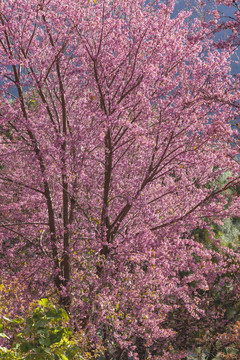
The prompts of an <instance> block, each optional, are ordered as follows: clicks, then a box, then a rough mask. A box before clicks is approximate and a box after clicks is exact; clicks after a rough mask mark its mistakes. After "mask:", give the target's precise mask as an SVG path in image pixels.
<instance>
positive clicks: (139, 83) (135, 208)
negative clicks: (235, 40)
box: [0, 0, 240, 360]
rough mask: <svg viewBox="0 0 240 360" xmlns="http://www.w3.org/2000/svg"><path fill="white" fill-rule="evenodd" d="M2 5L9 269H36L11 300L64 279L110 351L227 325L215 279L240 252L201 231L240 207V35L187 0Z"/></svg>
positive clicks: (63, 286)
mask: <svg viewBox="0 0 240 360" xmlns="http://www.w3.org/2000/svg"><path fill="white" fill-rule="evenodd" d="M0 6H1V16H0V63H1V74H0V76H1V80H0V81H1V91H0V96H1V103H0V197H1V205H0V249H1V256H0V262H1V270H0V271H1V278H2V279H3V280H2V282H3V284H5V286H6V287H8V286H9V287H10V286H12V285H11V284H16V283H17V284H21V285H22V289H19V288H18V287H16V289H15V294H16V299H15V301H14V304H13V306H12V308H11V309H10V310H9V311H11V312H12V313H14V314H16V313H17V312H19V311H23V310H24V308H25V307H27V306H28V304H29V303H30V302H31V301H32V300H33V299H35V298H38V299H39V298H40V297H42V296H53V295H55V296H57V297H58V298H59V302H60V303H61V304H62V305H64V306H65V307H66V308H67V309H68V311H69V312H71V314H72V318H73V321H74V323H75V326H76V327H77V328H84V329H85V331H86V332H87V333H88V335H89V336H90V338H91V339H92V340H94V341H95V343H96V344H98V343H99V342H102V343H103V344H104V346H105V348H106V353H105V359H106V360H107V359H110V358H111V359H120V356H121V354H123V353H126V352H127V353H128V356H130V357H131V356H133V358H135V359H138V358H141V355H140V353H141V347H143V346H144V347H145V349H148V350H144V351H148V353H147V356H149V358H153V359H154V358H155V359H169V356H171V359H181V358H184V357H186V351H187V349H188V348H190V347H191V346H192V343H193V339H194V338H197V337H198V336H199V329H201V330H202V329H208V330H209V331H213V332H214V331H215V329H216V327H217V328H219V327H221V326H224V322H223V321H222V320H220V319H221V318H222V317H223V315H224V309H223V307H221V305H220V303H221V302H220V303H217V301H215V300H216V299H215V300H214V298H213V295H212V294H213V293H219V290H218V289H219V288H218V286H219V285H218V281H220V280H219V279H220V278H221V281H222V282H221V288H222V289H225V288H224V286H226V288H227V287H228V286H230V285H229V282H230V281H233V280H230V279H229V276H228V274H229V273H233V272H237V269H238V264H239V257H238V255H237V253H235V252H234V250H229V249H226V248H221V247H220V245H219V246H218V247H216V246H215V247H214V246H213V247H210V248H206V247H205V246H204V245H203V244H201V243H199V242H197V241H195V240H194V238H193V235H192V234H193V230H194V229H197V228H208V229H209V233H211V226H210V224H211V222H215V223H219V224H221V221H222V220H223V219H224V218H226V217H229V216H231V215H232V214H237V213H239V208H240V205H239V202H238V201H237V200H236V199H235V197H233V199H232V201H231V202H229V198H228V196H227V191H228V189H230V188H233V187H234V186H235V185H236V184H237V183H239V164H238V163H237V162H236V160H235V155H236V153H237V148H236V147H232V146H231V143H232V138H233V136H234V134H236V130H234V129H232V128H231V125H230V120H231V119H232V118H234V117H235V113H236V108H234V109H233V106H232V104H233V103H234V101H236V99H237V96H236V92H235V91H233V90H232V89H234V87H233V85H234V79H233V78H232V77H231V75H230V57H229V53H228V51H227V50H221V51H220V50H219V51H218V50H216V49H213V50H212V40H211V39H210V38H209V37H208V36H207V35H208V30H207V29H206V28H205V27H202V25H201V23H200V21H199V20H195V21H194V22H193V23H192V24H191V25H189V22H188V18H189V16H190V15H191V14H190V13H189V12H184V11H182V12H180V13H179V14H178V15H177V16H176V17H173V15H172V12H173V9H174V1H169V2H168V3H166V4H165V3H162V2H157V1H150V2H148V4H146V3H145V1H140V0H134V1H132V0H129V1H123V0H113V1H108V0H106V1H99V2H96V3H94V2H89V1H88V0H82V1H75V0H72V1H66V0H50V1H44V0H38V1H36V0H31V1H28V0H6V1H5V0H3V1H2V2H1V5H0ZM227 171H228V174H229V176H228V178H227V180H226V182H225V184H224V185H219V183H218V182H217V179H218V178H219V176H220V175H221V174H224V173H226V172H227ZM220 248H221V249H220ZM236 284H237V283H236ZM236 284H235V283H234V282H233V284H231V288H232V289H233V290H232V292H231V294H230V293H229V292H227V291H224V290H223V291H222V293H221V299H222V302H224V301H225V303H227V302H228V301H229V298H230V297H231V298H232V299H233V297H234V296H235V295H237V285H236ZM5 295H6V296H7V293H6V294H5ZM226 321H227V320H226ZM184 329H185V330H184ZM175 345H177V346H178V350H176V347H174V346H175Z"/></svg>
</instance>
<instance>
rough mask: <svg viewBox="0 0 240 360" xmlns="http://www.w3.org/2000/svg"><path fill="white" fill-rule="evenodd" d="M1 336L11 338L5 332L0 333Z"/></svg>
mask: <svg viewBox="0 0 240 360" xmlns="http://www.w3.org/2000/svg"><path fill="white" fill-rule="evenodd" d="M0 337H3V338H7V339H10V337H8V336H7V335H6V334H4V333H0Z"/></svg>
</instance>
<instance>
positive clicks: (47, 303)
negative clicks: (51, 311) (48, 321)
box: [39, 298, 49, 307]
mask: <svg viewBox="0 0 240 360" xmlns="http://www.w3.org/2000/svg"><path fill="white" fill-rule="evenodd" d="M39 305H41V306H43V307H47V306H48V305H49V301H48V299H46V298H43V299H41V300H40V301H39Z"/></svg>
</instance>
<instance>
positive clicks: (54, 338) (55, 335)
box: [49, 329, 64, 345]
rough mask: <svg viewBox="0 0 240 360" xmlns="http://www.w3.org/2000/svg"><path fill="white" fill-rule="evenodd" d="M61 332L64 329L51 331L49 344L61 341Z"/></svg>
mask: <svg viewBox="0 0 240 360" xmlns="http://www.w3.org/2000/svg"><path fill="white" fill-rule="evenodd" d="M63 333H64V329H62V330H60V331H57V332H56V333H52V334H51V335H50V336H49V339H50V342H51V345H52V344H54V343H57V342H59V341H61V339H62V336H63Z"/></svg>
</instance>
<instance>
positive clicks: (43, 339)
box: [0, 299, 88, 360]
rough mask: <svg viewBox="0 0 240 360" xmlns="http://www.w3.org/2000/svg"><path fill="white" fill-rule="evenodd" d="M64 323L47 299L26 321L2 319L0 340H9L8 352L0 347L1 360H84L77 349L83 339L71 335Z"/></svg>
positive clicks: (59, 310)
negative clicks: (1, 338) (0, 338)
mask: <svg viewBox="0 0 240 360" xmlns="http://www.w3.org/2000/svg"><path fill="white" fill-rule="evenodd" d="M68 322H69V316H68V314H67V313H66V311H65V310H64V309H63V308H59V307H56V306H55V305H53V304H52V303H51V302H49V301H48V300H47V299H42V300H40V301H39V306H38V307H36V308H35V309H34V311H33V313H32V314H31V315H29V316H28V317H27V318H26V319H22V318H16V319H9V318H7V317H3V318H2V319H1V333H0V336H1V337H3V338H7V339H9V342H10V344H11V348H10V350H9V349H8V348H7V347H1V349H0V355H1V359H16V360H20V359H26V360H30V359H34V360H35V359H36V360H37V359H39V360H42V359H45V360H48V359H49V360H51V359H52V360H57V359H59V360H60V359H61V360H68V359H69V360H70V359H87V358H88V356H87V354H84V357H83V356H82V355H83V351H82V349H81V347H80V346H79V344H80V343H81V345H83V344H84V341H83V339H81V338H80V337H78V338H77V337H76V335H74V333H73V330H72V329H71V327H69V325H68ZM3 331H4V332H5V333H8V334H10V337H9V336H7V335H6V334H5V333H3ZM85 355H86V356H85Z"/></svg>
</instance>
